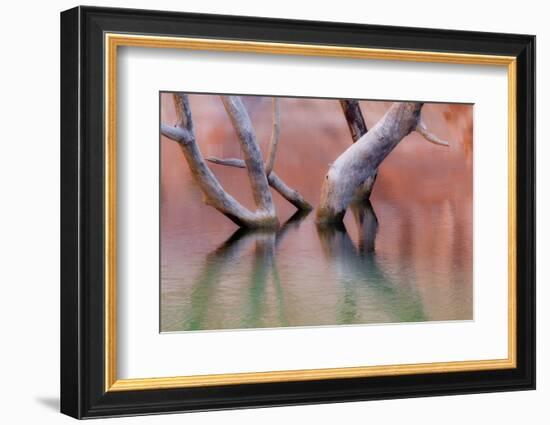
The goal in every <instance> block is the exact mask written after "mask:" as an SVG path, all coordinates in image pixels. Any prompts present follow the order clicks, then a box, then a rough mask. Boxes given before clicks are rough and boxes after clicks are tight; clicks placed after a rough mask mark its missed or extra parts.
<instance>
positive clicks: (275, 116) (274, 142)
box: [265, 97, 281, 176]
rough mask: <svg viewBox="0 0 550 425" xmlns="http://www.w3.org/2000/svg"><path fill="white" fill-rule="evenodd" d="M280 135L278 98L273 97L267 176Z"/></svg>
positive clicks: (271, 166)
mask: <svg viewBox="0 0 550 425" xmlns="http://www.w3.org/2000/svg"><path fill="white" fill-rule="evenodd" d="M280 135H281V113H280V111H279V98H277V97H274V98H273V129H272V132H271V143H270V144H269V151H268V153H267V161H266V162H265V175H266V176H269V175H270V174H271V172H272V171H273V166H274V165H275V155H276V154H277V146H278V145H279V137H280Z"/></svg>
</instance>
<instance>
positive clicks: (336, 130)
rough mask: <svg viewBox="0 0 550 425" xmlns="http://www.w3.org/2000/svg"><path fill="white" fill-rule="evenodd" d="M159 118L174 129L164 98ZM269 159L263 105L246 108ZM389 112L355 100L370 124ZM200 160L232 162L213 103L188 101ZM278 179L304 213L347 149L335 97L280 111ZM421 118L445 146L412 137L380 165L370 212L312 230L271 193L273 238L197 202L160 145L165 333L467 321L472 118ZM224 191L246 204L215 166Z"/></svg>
mask: <svg viewBox="0 0 550 425" xmlns="http://www.w3.org/2000/svg"><path fill="white" fill-rule="evenodd" d="M161 105H162V111H161V116H162V120H163V121H165V122H173V120H174V111H173V108H172V104H171V98H170V96H169V95H162V102H161ZM247 105H248V107H249V109H250V113H251V116H252V119H253V122H254V125H255V127H256V130H257V134H258V139H259V140H260V142H261V145H262V149H264V150H265V148H266V144H267V141H268V140H269V132H270V100H269V99H268V98H252V99H247ZM389 105H390V104H389V103H387V102H362V109H363V113H364V114H365V117H366V120H367V124H368V125H369V126H372V125H373V124H374V123H375V122H376V120H378V119H379V118H380V117H381V115H382V114H383V113H384V111H385V110H386V109H387V108H388V107H389ZM191 106H192V109H193V114H194V120H195V126H196V130H197V138H198V143H199V145H200V148H201V150H202V151H203V153H204V154H206V155H216V156H221V157H235V156H239V148H238V144H237V142H236V140H235V136H234V134H233V130H232V128H231V126H230V123H229V120H228V119H227V117H226V116H225V113H224V111H223V107H222V106H221V103H220V102H219V100H218V99H217V98H216V97H215V96H202V95H201V96H199V95H195V96H191ZM281 112H282V137H281V143H280V148H279V152H278V155H277V161H276V164H275V170H276V171H277V173H278V174H279V175H280V176H281V177H282V178H283V179H284V180H285V181H286V183H287V184H289V185H290V186H292V187H294V188H296V189H297V190H299V191H300V192H301V193H302V194H303V195H304V197H306V199H308V200H309V201H310V202H311V203H312V204H314V205H315V204H316V203H317V201H318V199H319V191H320V187H321V182H322V177H323V175H324V173H325V172H326V170H327V168H328V164H329V163H330V162H331V161H333V160H334V159H335V158H336V157H337V156H338V155H339V154H340V153H341V152H342V151H343V150H344V149H346V147H347V146H349V144H350V143H351V139H350V136H349V133H348V130H347V127H346V123H345V120H344V118H343V115H342V113H341V111H340V109H339V105H338V103H337V102H336V101H331V100H305V99H284V100H282V101H281ZM422 115H423V118H424V120H425V121H426V123H427V124H428V126H429V127H430V129H432V130H433V132H434V133H436V134H438V135H439V136H440V137H442V138H445V139H447V140H449V141H450V142H451V147H450V148H444V147H440V146H435V145H431V144H429V143H427V142H425V141H424V140H423V139H421V138H420V137H418V136H417V135H414V134H413V135H410V136H408V137H407V138H406V139H405V140H403V142H402V143H401V144H400V145H399V146H398V147H397V148H396V150H395V151H394V152H392V154H391V155H390V156H389V157H388V158H387V159H386V160H385V161H384V163H383V164H382V166H381V168H380V173H379V178H378V181H377V183H376V186H375V189H374V192H373V195H372V197H371V203H369V204H366V205H358V206H355V207H354V208H352V209H350V210H349V211H348V213H347V215H346V219H345V226H342V227H339V228H338V227H331V228H325V229H319V228H318V227H317V226H316V225H315V214H314V213H311V214H309V215H306V216H300V215H296V214H294V212H295V210H294V208H293V207H292V206H291V205H289V204H288V203H286V201H284V200H283V199H281V198H280V197H279V196H278V195H274V197H275V202H276V207H277V211H278V215H279V218H280V220H281V222H283V223H284V224H283V225H282V226H281V228H280V229H279V230H278V231H277V232H266V231H257V232H250V231H248V232H247V231H243V230H238V229H237V227H236V226H235V225H234V224H233V223H232V222H230V221H229V220H228V219H226V218H225V217H224V216H222V215H221V214H220V213H218V212H217V211H215V210H214V209H212V208H210V207H207V206H205V205H204V204H203V202H202V199H201V194H200V191H199V190H198V189H197V187H196V186H195V184H194V183H193V181H192V180H191V177H190V175H189V171H188V168H187V164H186V163H185V161H184V159H183V156H182V154H181V152H180V151H179V149H178V147H177V146H176V145H175V144H174V143H173V142H171V141H169V140H167V139H165V138H162V140H161V158H162V159H161V160H162V167H161V288H160V289H161V330H162V331H165V332H166V331H189V330H209V329H237V328H262V327H281V326H319V325H342V324H348V325H349V324H366V323H395V322H418V321H430V320H464V319H472V158H471V156H472V108H471V106H467V105H442V104H439V105H431V104H427V105H425V106H424V108H423V112H422ZM212 170H213V171H214V172H215V174H216V176H217V177H218V179H219V180H220V182H221V183H222V184H223V185H224V188H225V189H226V190H227V191H228V192H229V193H231V194H232V195H233V196H235V197H236V198H237V199H238V200H239V201H241V202H242V203H243V204H245V205H247V206H250V207H252V205H253V203H252V199H251V194H250V188H249V185H248V181H247V177H246V172H245V171H244V170H240V169H230V168H225V167H221V166H217V165H213V166H212Z"/></svg>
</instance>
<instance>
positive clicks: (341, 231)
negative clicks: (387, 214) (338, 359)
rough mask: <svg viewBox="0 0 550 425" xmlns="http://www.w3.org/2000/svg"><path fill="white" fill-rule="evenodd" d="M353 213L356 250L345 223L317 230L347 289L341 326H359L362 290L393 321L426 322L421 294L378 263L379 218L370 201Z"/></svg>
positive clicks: (339, 279)
mask: <svg viewBox="0 0 550 425" xmlns="http://www.w3.org/2000/svg"><path fill="white" fill-rule="evenodd" d="M351 210H352V212H353V216H354V219H355V222H356V224H357V228H358V232H359V235H358V241H359V242H358V246H357V247H356V246H355V245H354V244H353V241H352V240H351V238H350V236H349V234H348V232H347V229H346V227H345V225H344V224H341V225H339V226H335V225H331V226H318V227H317V233H318V235H319V240H320V242H321V246H322V248H323V253H324V254H325V257H326V258H327V261H330V262H331V263H332V267H333V270H334V273H335V275H336V278H337V280H338V281H339V282H340V283H341V284H342V285H343V289H344V291H343V293H344V295H343V297H342V299H341V300H340V302H339V311H338V313H339V323H340V324H347V323H357V321H358V314H359V310H358V306H357V300H358V299H360V297H359V296H358V292H359V291H364V292H365V295H366V296H367V297H370V298H374V299H375V301H376V305H378V306H380V307H381V309H382V310H383V311H384V312H385V313H386V314H388V315H389V316H390V317H389V320H388V321H390V322H418V321H424V320H427V317H426V315H425V313H424V310H423V306H422V302H421V299H420V297H419V294H418V293H417V292H416V291H415V290H413V289H411V288H410V287H409V286H408V285H403V282H399V281H397V280H396V279H394V278H392V277H391V276H389V275H388V274H387V273H385V272H384V271H383V270H382V267H381V265H380V264H379V261H378V259H377V257H376V253H375V242H376V234H377V233H378V219H377V217H376V213H375V212H374V209H373V207H372V204H371V203H370V201H368V200H367V201H363V202H361V203H355V204H354V205H353V206H352V208H351Z"/></svg>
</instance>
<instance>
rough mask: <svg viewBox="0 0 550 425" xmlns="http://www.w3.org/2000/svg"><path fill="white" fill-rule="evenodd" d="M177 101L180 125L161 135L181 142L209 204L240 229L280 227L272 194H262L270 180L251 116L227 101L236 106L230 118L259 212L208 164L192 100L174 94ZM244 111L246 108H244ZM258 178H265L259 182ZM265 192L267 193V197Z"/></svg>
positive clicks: (176, 106) (236, 103)
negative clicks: (199, 141)
mask: <svg viewBox="0 0 550 425" xmlns="http://www.w3.org/2000/svg"><path fill="white" fill-rule="evenodd" d="M173 99H174V105H175V108H176V125H175V126H169V125H166V124H161V133H162V134H163V135H164V136H166V137H168V138H170V139H171V140H173V141H175V142H177V143H178V145H179V146H180V148H181V150H182V152H183V154H184V156H185V160H186V161H187V164H188V166H189V169H190V170H191V174H192V176H193V179H194V180H195V182H196V183H197V185H198V186H199V188H200V189H201V191H202V193H203V195H204V199H205V202H206V203H207V204H208V205H211V206H212V207H214V208H216V209H217V210H218V211H220V212H221V213H222V214H224V215H225V216H227V217H228V218H229V219H230V220H232V221H233V222H234V223H236V224H237V225H238V226H241V227H249V228H257V227H275V226H277V225H278V221H277V217H276V215H275V208H274V206H273V202H272V200H271V193H270V192H269V190H264V193H259V192H260V191H261V190H262V178H263V186H265V188H267V179H266V177H265V173H264V172H263V161H262V158H261V154H260V150H259V148H258V145H257V144H256V140H255V135H254V132H253V130H252V125H251V124H250V120H248V122H247V117H248V115H247V114H246V115H244V114H243V113H242V110H241V109H240V106H239V102H238V101H235V100H233V99H228V100H227V103H231V105H233V104H235V105H236V106H231V108H233V109H232V110H231V112H232V114H230V116H231V118H232V122H234V126H235V127H236V129H237V133H238V135H239V140H240V142H241V148H242V149H243V152H244V155H245V158H247V159H248V163H247V166H248V165H249V167H250V168H249V178H250V181H251V186H252V189H253V193H254V199H255V201H256V204H257V206H258V210H257V211H255V212H252V211H250V210H248V209H247V208H245V207H244V206H242V205H241V204H240V203H239V202H238V201H237V200H236V199H235V198H233V197H232V196H231V195H230V194H228V193H227V192H226V191H225V190H224V189H223V187H222V186H221V184H220V183H219V182H218V180H217V179H216V176H214V174H213V173H212V171H211V170H210V168H209V167H208V165H207V164H206V162H205V160H204V158H203V156H202V153H201V151H200V149H199V147H198V145H197V142H196V139H195V132H194V128H193V118H192V114H191V108H190V105H189V98H188V96H187V95H185V94H181V93H175V94H173ZM242 107H243V108H244V105H243V106H242ZM245 112H246V111H245ZM235 121H237V122H235ZM251 170H252V171H251ZM258 175H260V176H261V177H262V178H258ZM265 192H267V194H266V193H265Z"/></svg>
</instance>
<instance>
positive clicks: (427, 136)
mask: <svg viewBox="0 0 550 425" xmlns="http://www.w3.org/2000/svg"><path fill="white" fill-rule="evenodd" d="M415 130H416V132H417V133H420V134H421V135H422V136H424V138H425V139H426V140H427V141H428V142H430V143H434V144H436V145H441V146H449V142H447V141H445V140H441V139H440V138H439V137H437V136H436V135H435V134H432V133H430V132H429V131H428V129H427V128H426V125H425V124H424V123H423V122H422V121H421V120H420V121H419V122H418V124H417V126H416V128H415Z"/></svg>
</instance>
